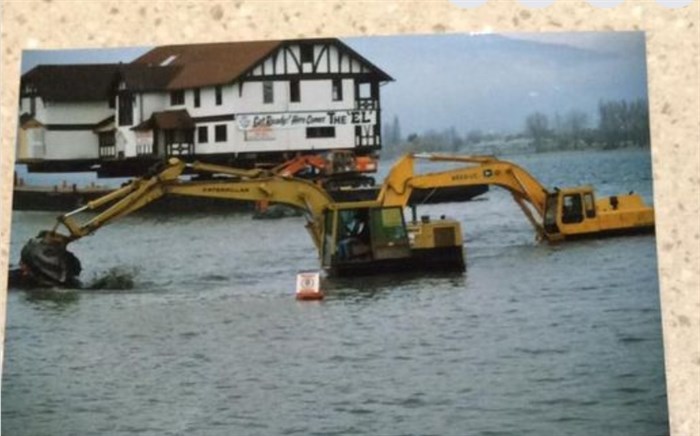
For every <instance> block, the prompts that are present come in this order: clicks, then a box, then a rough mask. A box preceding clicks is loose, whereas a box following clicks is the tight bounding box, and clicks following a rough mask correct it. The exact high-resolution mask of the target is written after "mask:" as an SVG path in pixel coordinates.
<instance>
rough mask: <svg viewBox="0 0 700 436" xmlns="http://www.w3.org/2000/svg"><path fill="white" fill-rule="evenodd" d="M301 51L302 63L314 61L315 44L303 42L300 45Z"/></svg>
mask: <svg viewBox="0 0 700 436" xmlns="http://www.w3.org/2000/svg"><path fill="white" fill-rule="evenodd" d="M299 51H300V52H301V63H302V64H303V63H306V62H313V61H314V46H313V45H312V44H302V45H301V46H299Z"/></svg>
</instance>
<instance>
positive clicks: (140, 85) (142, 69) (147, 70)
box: [119, 64, 182, 91]
mask: <svg viewBox="0 0 700 436" xmlns="http://www.w3.org/2000/svg"><path fill="white" fill-rule="evenodd" d="M181 69H182V66H181V65H168V66H151V65H144V64H124V65H121V66H120V68H119V77H120V79H121V80H123V81H124V82H125V83H126V87H127V89H129V90H133V91H162V90H164V89H168V84H169V83H170V81H171V80H173V78H174V77H175V76H176V75H177V73H178V72H179V71H180V70H181Z"/></svg>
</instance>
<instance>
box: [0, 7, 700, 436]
mask: <svg viewBox="0 0 700 436" xmlns="http://www.w3.org/2000/svg"><path fill="white" fill-rule="evenodd" d="M467 3H469V4H470V5H474V4H479V3H483V4H482V5H481V6H478V7H473V8H472V7H464V6H463V5H465V4H467ZM539 3H547V2H539ZM593 3H596V2H593ZM597 3H601V2H600V1H598V2H597ZM612 3H615V2H612ZM676 3H678V2H676ZM681 3H682V2H681ZM699 3H700V2H699V1H697V0H691V2H690V4H689V5H688V6H685V7H682V8H676V9H671V8H668V7H665V6H662V5H661V4H660V3H659V2H658V1H654V0H645V1H644V2H637V1H632V0H623V1H621V2H620V4H619V5H617V6H615V7H611V8H599V7H595V6H592V5H591V4H589V3H588V2H587V1H584V0H575V1H574V0H554V1H553V2H552V3H551V4H550V5H549V6H547V7H543V8H531V7H527V6H525V5H524V4H523V3H521V2H519V1H517V0H498V1H497V0H488V1H485V2H480V1H472V2H467V1H462V2H459V1H454V2H452V1H449V0H435V1H401V2H378V1H356V2H352V3H350V2H349V3H345V2H333V3H332V2H320V1H319V2H294V1H235V2H223V1H222V2H216V1H211V2H208V1H188V0H187V1H178V2H167V3H166V2H146V1H135V2H131V3H129V4H126V3H118V2H112V1H101V2H100V1H94V2H87V1H57V0H54V1H52V0H43V1H17V0H9V1H3V3H2V5H1V6H0V8H1V9H2V12H1V13H2V23H1V24H2V26H1V29H2V36H1V40H0V42H1V45H0V50H2V65H1V67H0V68H1V69H0V77H1V78H2V88H1V92H0V95H1V96H2V98H1V100H0V101H1V102H2V106H1V108H0V126H1V130H0V135H1V136H0V138H2V139H1V140H2V145H1V148H0V271H7V268H8V262H9V259H8V255H9V240H10V239H9V231H10V221H11V209H12V207H11V205H12V200H11V197H12V188H11V187H12V174H13V169H12V168H13V167H12V165H13V158H14V153H15V146H14V144H15V135H16V133H17V132H16V126H17V116H18V113H17V107H18V91H19V77H20V60H21V52H22V50H23V49H65V48H73V49H75V48H117V47H128V46H155V45H164V44H188V43H200V42H215V41H245V40H263V39H290V38H306V37H340V38H343V37H361V36H380V35H399V34H401V35H419V34H444V33H489V32H498V33H506V32H546V31H550V32H551V31H557V32H562V31H567V32H568V31H612V30H616V31H644V32H645V34H646V41H647V66H648V86H649V106H650V117H651V139H652V141H651V142H652V146H651V154H652V162H653V175H654V207H655V213H656V223H657V231H656V243H657V251H658V267H659V282H660V283H659V285H660V289H661V310H662V324H663V333H664V349H665V362H666V384H667V388H668V398H669V420H670V427H671V433H672V434H674V435H695V434H700V417H699V415H698V413H697V411H698V410H700V351H699V348H700V301H699V299H700V297H699V292H698V290H699V289H700V260H699V259H700V258H699V252H700V224H699V223H700V212H699V204H698V199H700V178H699V176H698V174H700V151H699V150H700V127H699V125H698V120H700V109H699V105H698V95H700V86H699V77H698V76H699V72H698V63H697V59H698V58H699V57H700V53H699V52H700V43H699V41H698V26H699V25H700V22H699V17H700V5H699ZM694 61H695V63H693V62H694ZM6 287H7V284H6V282H5V281H4V280H0V338H2V339H3V340H4V332H5V330H4V326H5V318H6V316H5V315H6V312H5V310H2V309H4V308H5V303H6V297H7V295H6ZM1 363H2V350H0V365H1Z"/></svg>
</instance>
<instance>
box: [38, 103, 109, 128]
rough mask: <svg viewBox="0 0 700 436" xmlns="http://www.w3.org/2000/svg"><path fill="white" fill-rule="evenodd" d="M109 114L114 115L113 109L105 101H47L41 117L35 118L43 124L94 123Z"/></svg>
mask: <svg viewBox="0 0 700 436" xmlns="http://www.w3.org/2000/svg"><path fill="white" fill-rule="evenodd" d="M37 106H38V105H37ZM37 109H38V108H37ZM111 115H114V109H112V108H110V107H109V103H108V102H107V101H98V102H94V101H88V102H79V103H56V102H47V103H46V105H45V113H44V114H43V119H42V118H38V117H37V120H39V121H40V122H42V123H44V124H96V123H98V122H100V121H102V120H104V119H105V118H107V117H109V116H111Z"/></svg>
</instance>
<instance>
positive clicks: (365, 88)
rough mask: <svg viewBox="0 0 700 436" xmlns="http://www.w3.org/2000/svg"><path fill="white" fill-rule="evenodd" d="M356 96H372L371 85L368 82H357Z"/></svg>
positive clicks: (365, 97)
mask: <svg viewBox="0 0 700 436" xmlns="http://www.w3.org/2000/svg"><path fill="white" fill-rule="evenodd" d="M357 98H360V99H370V98H372V85H371V84H370V83H368V82H363V83H358V84H357Z"/></svg>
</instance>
